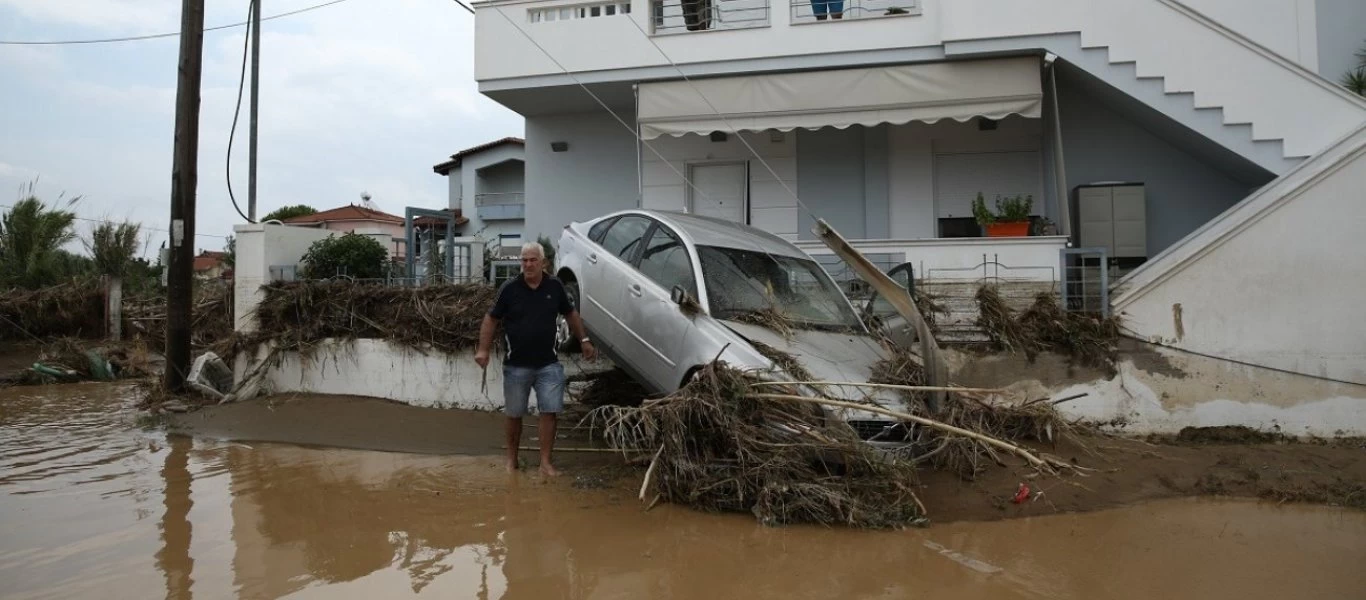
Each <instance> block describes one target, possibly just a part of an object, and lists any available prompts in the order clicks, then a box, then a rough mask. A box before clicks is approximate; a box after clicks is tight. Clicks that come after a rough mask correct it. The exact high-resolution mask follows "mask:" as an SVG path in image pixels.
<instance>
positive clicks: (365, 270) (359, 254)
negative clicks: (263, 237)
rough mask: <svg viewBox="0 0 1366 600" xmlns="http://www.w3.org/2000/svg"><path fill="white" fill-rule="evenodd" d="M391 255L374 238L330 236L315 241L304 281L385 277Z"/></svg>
mask: <svg viewBox="0 0 1366 600" xmlns="http://www.w3.org/2000/svg"><path fill="white" fill-rule="evenodd" d="M388 259H389V252H388V251H386V250H385V249H384V246H383V245H382V244H380V243H379V242H377V241H375V240H374V239H373V238H370V237H367V236H364V235H360V234H357V233H347V234H345V235H343V236H341V237H337V236H335V235H329V236H327V237H326V238H324V239H321V240H318V241H316V242H313V245H311V246H309V247H308V252H307V253H305V254H304V258H303V261H302V269H300V275H302V276H303V278H304V279H327V278H329V277H334V276H337V275H347V276H350V277H354V278H356V279H378V278H380V277H383V276H384V263H385V261H387V260H388Z"/></svg>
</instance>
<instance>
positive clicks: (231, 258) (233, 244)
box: [223, 235, 237, 267]
mask: <svg viewBox="0 0 1366 600" xmlns="http://www.w3.org/2000/svg"><path fill="white" fill-rule="evenodd" d="M223 251H224V252H226V253H227V254H228V257H227V258H225V259H223V262H224V263H225V264H227V265H228V266H229V267H236V266H237V238H236V237H234V236H231V235H230V236H228V243H227V244H226V245H224V246H223Z"/></svg>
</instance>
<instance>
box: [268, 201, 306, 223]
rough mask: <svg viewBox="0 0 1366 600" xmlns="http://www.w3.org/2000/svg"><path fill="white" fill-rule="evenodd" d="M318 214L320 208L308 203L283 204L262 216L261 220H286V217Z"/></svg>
mask: <svg viewBox="0 0 1366 600" xmlns="http://www.w3.org/2000/svg"><path fill="white" fill-rule="evenodd" d="M316 214H318V209H316V208H313V207H312V206H309V205H307V204H294V205H292V206H281V207H280V208H277V209H275V210H272V211H270V212H269V213H267V214H266V216H264V217H261V221H262V222H265V221H271V220H278V221H284V220H285V219H293V218H294V217H306V216H308V215H316Z"/></svg>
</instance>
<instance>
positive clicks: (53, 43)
mask: <svg viewBox="0 0 1366 600" xmlns="http://www.w3.org/2000/svg"><path fill="white" fill-rule="evenodd" d="M346 1H347V0H332V1H331V2H324V3H322V4H315V5H313V6H309V7H306V8H301V9H299V10H291V11H289V12H283V13H280V14H278V15H271V16H269V17H261V20H262V21H270V20H272V19H279V18H282V17H288V16H291V15H297V14H299V13H305V12H308V11H310V10H318V9H319V8H326V7H328V6H332V5H333V4H341V3H343V2H346ZM456 1H457V3H458V2H459V0H456ZM462 6H463V5H462ZM468 9H469V7H466V10H468ZM249 22H250V21H242V22H241V23H231V24H228V25H218V26H215V27H205V28H204V32H205V33H207V32H210V31H218V30H221V29H232V28H233V27H241V26H243V25H246V24H247V23H249ZM178 35H180V32H179V31H172V32H169V33H153V34H150V35H134V36H128V37H117V38H101V39H94V40H52V41H41V42H25V41H14V40H0V45H2V46H68V45H76V44H109V43H114V42H138V41H142V40H155V39H159V38H168V37H176V36H178Z"/></svg>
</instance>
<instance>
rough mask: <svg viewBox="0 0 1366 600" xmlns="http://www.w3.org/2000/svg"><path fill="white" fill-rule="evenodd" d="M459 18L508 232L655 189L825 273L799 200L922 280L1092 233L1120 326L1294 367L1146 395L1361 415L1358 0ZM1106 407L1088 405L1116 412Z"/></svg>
mask: <svg viewBox="0 0 1366 600" xmlns="http://www.w3.org/2000/svg"><path fill="white" fill-rule="evenodd" d="M475 10H476V35H475V42H474V45H475V48H474V49H475V76H476V79H477V80H478V85H479V89H480V91H481V92H482V93H483V94H484V95H486V96H488V97H489V98H491V99H493V100H495V101H497V102H499V103H501V104H503V105H504V106H506V107H508V108H510V109H511V110H514V111H516V112H517V113H519V114H521V115H523V116H524V117H525V118H526V139H525V147H524V157H523V158H521V159H520V161H521V162H520V163H519V164H522V165H524V167H523V169H524V171H523V173H524V175H525V187H523V188H520V189H521V191H522V193H523V194H524V196H523V197H524V202H523V204H522V208H521V209H520V210H521V211H522V212H521V213H520V214H523V215H524V216H525V224H524V226H523V230H522V231H521V233H522V235H523V236H524V237H525V238H526V239H535V237H536V236H538V235H541V234H545V235H549V236H550V237H551V238H552V239H555V238H556V234H557V232H558V231H559V230H560V228H562V227H563V226H564V225H565V224H566V223H568V222H570V221H573V220H580V219H586V218H589V217H593V216H597V215H601V214H604V213H608V212H611V211H614V210H618V209H623V208H632V207H645V208H655V209H670V210H680V211H686V212H692V213H700V214H708V215H713V216H717V217H720V218H725V219H731V220H735V221H739V222H743V223H747V224H750V225H753V226H756V227H759V228H762V229H765V230H768V231H770V232H773V233H775V234H778V235H781V236H784V237H786V238H788V239H791V240H794V241H795V242H796V243H797V244H798V245H799V246H801V247H803V248H804V249H806V250H807V251H808V252H810V253H811V254H813V255H814V256H816V257H817V258H818V259H821V260H823V262H824V263H825V264H827V265H829V266H830V267H832V271H834V270H838V263H837V262H836V261H835V259H834V257H833V256H831V255H830V254H829V252H828V250H827V249H826V248H825V247H824V246H823V245H822V244H821V243H820V242H819V241H817V240H815V239H814V235H813V234H812V233H811V227H812V224H813V221H814V218H816V217H820V218H824V219H825V220H827V221H828V222H829V223H830V224H831V225H832V226H834V227H835V229H837V230H838V231H839V232H840V233H841V234H843V235H844V236H845V237H846V238H848V239H850V240H851V242H852V244H853V245H854V246H855V247H856V248H859V249H861V250H863V251H864V252H865V254H867V255H868V256H869V257H870V258H871V259H872V260H873V261H874V262H875V263H877V264H879V265H880V266H882V267H883V268H886V269H891V268H894V267H896V266H900V265H909V266H910V267H911V268H912V269H913V272H914V276H915V278H916V280H917V281H920V280H925V281H946V280H948V281H952V280H960V281H966V282H975V281H980V280H982V279H984V278H991V279H992V280H1022V281H1033V282H1035V283H1039V284H1042V285H1051V286H1054V289H1058V287H1057V286H1059V284H1060V283H1061V284H1062V287H1063V288H1064V289H1071V287H1070V286H1072V285H1075V284H1076V281H1074V280H1073V279H1072V277H1074V276H1076V275H1078V274H1086V273H1094V267H1096V266H1097V264H1098V263H1097V262H1088V263H1081V262H1069V263H1066V264H1067V265H1068V267H1069V268H1068V269H1063V265H1064V261H1063V259H1062V258H1061V255H1062V254H1063V252H1064V250H1067V249H1069V248H1077V247H1081V248H1090V249H1096V248H1098V249H1103V250H1104V251H1105V253H1106V258H1107V264H1108V266H1109V267H1110V269H1111V271H1110V275H1111V278H1110V284H1111V285H1110V286H1109V288H1108V293H1109V299H1108V304H1109V306H1110V307H1111V309H1112V310H1114V311H1116V312H1118V313H1120V314H1121V315H1122V316H1123V317H1124V319H1125V324H1126V328H1127V329H1126V333H1127V334H1128V335H1130V336H1131V337H1133V338H1134V339H1136V340H1140V341H1141V342H1143V343H1146V344H1151V345H1154V346H1156V347H1158V348H1160V349H1161V351H1162V352H1185V353H1188V354H1191V355H1192V356H1197V355H1198V356H1205V357H1214V359H1216V360H1221V361H1227V363H1228V364H1231V365H1246V366H1249V367H1251V368H1252V369H1253V371H1249V372H1247V373H1245V375H1246V376H1247V377H1250V378H1252V379H1250V380H1249V381H1259V380H1258V379H1257V377H1260V376H1261V375H1259V374H1265V373H1272V372H1275V373H1279V374H1281V375H1285V374H1290V376H1289V377H1290V380H1291V381H1289V382H1280V383H1277V384H1276V385H1277V386H1278V387H1277V389H1278V390H1280V391H1279V392H1278V396H1277V397H1276V398H1275V399H1274V400H1265V399H1264V400H1255V398H1256V397H1257V394H1256V393H1253V392H1250V391H1247V390H1243V391H1238V392H1236V393H1235V392H1230V391H1228V390H1230V389H1233V388H1232V387H1231V385H1232V384H1227V382H1225V385H1219V384H1211V385H1209V386H1206V387H1204V388H1198V389H1196V388H1191V389H1187V390H1185V391H1183V392H1182V393H1183V394H1186V396H1187V397H1186V398H1185V399H1182V400H1172V399H1168V398H1167V396H1168V394H1166V393H1165V392H1164V393H1163V394H1160V395H1150V396H1151V397H1152V398H1156V399H1153V400H1151V401H1152V402H1155V403H1157V404H1158V405H1161V406H1162V407H1163V408H1162V410H1164V411H1165V410H1168V409H1170V410H1176V409H1177V408H1179V407H1175V406H1168V405H1169V404H1171V403H1175V402H1190V403H1199V402H1203V401H1205V400H1210V401H1213V400H1215V399H1219V400H1220V401H1228V402H1230V403H1231V404H1230V406H1233V407H1234V408H1232V409H1229V410H1231V411H1232V412H1231V413H1229V412H1228V411H1223V409H1220V410H1219V411H1216V412H1215V413H1212V414H1214V415H1215V417H1214V418H1218V416H1219V415H1224V414H1233V413H1237V414H1244V415H1252V414H1258V415H1270V414H1282V413H1280V412H1276V411H1270V412H1267V411H1262V412H1257V411H1251V412H1243V413H1239V412H1238V411H1239V410H1240V409H1238V408H1237V407H1238V406H1241V405H1242V404H1240V403H1255V402H1258V401H1265V402H1273V403H1278V404H1277V406H1278V407H1280V408H1277V409H1276V410H1281V408H1284V407H1295V408H1294V409H1293V410H1301V408H1303V410H1307V411H1311V412H1312V411H1318V412H1317V413H1315V415H1316V416H1313V417H1311V418H1307V419H1302V420H1301V421H1297V422H1314V423H1318V424H1319V425H1325V424H1329V423H1332V422H1334V421H1340V422H1343V423H1350V424H1351V425H1350V426H1348V427H1347V429H1353V430H1356V431H1361V430H1363V429H1366V408H1364V407H1366V388H1363V387H1361V386H1366V321H1364V320H1362V319H1360V318H1359V315H1358V314H1357V313H1356V312H1355V311H1354V310H1353V308H1354V307H1353V306H1352V305H1353V304H1354V302H1355V299H1356V298H1359V297H1362V296H1366V283H1363V282H1366V262H1363V261H1360V260H1357V259H1356V258H1355V257H1360V256H1366V236H1362V235H1361V233H1360V232H1361V231H1362V230H1363V229H1366V193H1364V192H1362V190H1366V101H1364V100H1363V99H1362V98H1360V97H1357V96H1355V95H1353V94H1351V93H1349V92H1347V91H1346V90H1344V89H1343V88H1342V87H1341V86H1339V85H1338V84H1337V83H1336V81H1337V79H1338V78H1339V77H1340V76H1341V75H1342V73H1343V72H1345V71H1346V69H1348V68H1349V67H1350V66H1351V65H1352V64H1353V63H1354V61H1355V57H1354V56H1353V53H1354V52H1355V51H1357V50H1358V49H1360V47H1361V46H1362V44H1363V36H1364V35H1366V34H1363V31H1362V29H1361V24H1363V23H1366V2H1362V1H1361V0H1296V1H1294V2H1288V1H1284V0H1122V1H1121V0H1105V1H1099V0H1036V1H1033V2H1020V1H1018V0H844V1H843V2H823V1H820V0H814V1H813V0H620V1H614V2H591V1H582V0H487V1H484V2H481V3H479V4H478V5H476V9H475ZM836 15H838V17H839V18H835V17H836ZM685 76H686V78H685ZM518 150H519V152H520V151H523V149H522V146H521V145H520V144H519V145H518ZM462 180H463V181H468V180H469V179H468V177H462ZM452 185H453V186H454V185H455V180H454V178H453V180H452ZM466 185H468V184H466ZM452 189H453V192H452V198H455V197H457V196H460V197H461V198H462V206H471V205H470V204H468V201H467V200H464V198H465V196H463V195H459V194H457V193H456V192H455V188H454V187H453V188H452ZM476 193H477V190H476ZM979 194H980V195H982V196H983V197H984V199H986V201H987V204H988V206H990V205H992V204H993V200H994V199H995V198H996V197H997V196H1001V197H1013V196H1026V197H1032V199H1033V204H1032V210H1031V211H1030V212H1031V215H1030V220H1031V222H1032V225H1033V226H1032V228H1031V231H1030V235H1026V236H1022V237H1021V236H1016V237H987V236H985V235H984V233H985V232H984V228H982V227H980V226H979V224H978V223H977V221H976V220H975V219H974V214H973V200H974V199H975V198H976V197H977V196H978V195H979ZM1069 260H1073V261H1077V260H1079V259H1069ZM1075 266H1080V267H1082V268H1077V269H1072V268H1071V267H1075ZM1064 270H1066V272H1067V274H1066V275H1064V273H1063V271H1064ZM560 275H561V276H562V277H573V276H574V274H573V273H561V274H560ZM838 276H840V275H837V277H838ZM1258 369H1260V370H1258ZM1239 376H1242V375H1239ZM1155 377H1157V376H1155ZM1296 378H1299V379H1296ZM1323 382H1329V384H1331V385H1332V386H1346V387H1343V388H1337V387H1334V388H1333V390H1332V391H1331V393H1330V392H1322V390H1321V389H1320V388H1317V387H1313V386H1314V385H1319V384H1321V383H1323ZM1301 384H1304V385H1301ZM1311 384H1312V385H1311ZM1154 385H1156V384H1154ZM1353 386H1357V387H1353ZM1150 389H1158V387H1153V386H1150ZM1218 390H1223V391H1218ZM1324 394H1328V395H1330V396H1332V397H1331V398H1328V397H1326V396H1324ZM1107 398H1108V397H1107ZM1330 400H1331V402H1330ZM1104 402H1110V404H1106V405H1105V407H1104V409H1103V410H1100V409H1098V410H1097V411H1094V412H1096V413H1097V414H1111V413H1106V411H1112V412H1113V411H1115V410H1119V409H1117V408H1115V407H1116V406H1119V405H1117V404H1114V403H1113V402H1111V401H1110V400H1108V399H1106V400H1104ZM1324 402H1328V404H1324ZM1310 405H1312V406H1314V407H1316V408H1304V407H1308V406H1310ZM1088 410H1089V409H1088ZM1221 411H1223V412H1221ZM1173 414H1174V413H1173ZM1206 416H1209V415H1206ZM1248 418H1249V419H1253V418H1254V417H1248ZM1262 418H1263V417H1255V419H1262ZM1266 418H1268V419H1271V422H1275V418H1273V417H1266ZM1178 421H1179V419H1178ZM1168 422H1169V423H1170V422H1176V421H1168ZM1251 424H1261V425H1266V423H1262V422H1259V423H1251Z"/></svg>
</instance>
